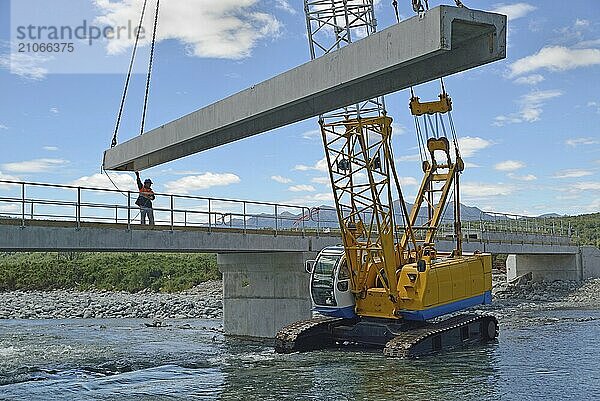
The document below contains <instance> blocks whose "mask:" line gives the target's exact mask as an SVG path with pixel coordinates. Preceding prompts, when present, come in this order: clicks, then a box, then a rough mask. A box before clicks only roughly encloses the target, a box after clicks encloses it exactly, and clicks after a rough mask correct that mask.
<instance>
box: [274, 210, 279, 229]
mask: <svg viewBox="0 0 600 401" xmlns="http://www.w3.org/2000/svg"><path fill="white" fill-rule="evenodd" d="M277 216H278V212H277V205H275V236H277V229H278V228H279V227H278V224H277Z"/></svg>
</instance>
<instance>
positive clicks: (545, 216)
mask: <svg viewBox="0 0 600 401" xmlns="http://www.w3.org/2000/svg"><path fill="white" fill-rule="evenodd" d="M556 217H566V215H564V216H563V215H560V214H557V213H546V214H542V215H540V216H538V218H541V219H551V218H556Z"/></svg>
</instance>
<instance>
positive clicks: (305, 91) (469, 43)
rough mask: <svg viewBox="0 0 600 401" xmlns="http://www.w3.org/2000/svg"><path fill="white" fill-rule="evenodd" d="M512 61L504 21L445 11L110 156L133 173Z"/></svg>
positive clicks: (110, 163) (113, 165)
mask: <svg viewBox="0 0 600 401" xmlns="http://www.w3.org/2000/svg"><path fill="white" fill-rule="evenodd" d="M504 57H506V16H504V15H500V14H495V13H489V12H484V11H477V10H470V9H467V8H457V7H449V6H440V7H436V8H434V9H431V10H429V11H427V13H425V14H424V15H423V16H415V17H412V18H410V19H407V20H404V21H401V22H400V23H398V24H395V25H392V26H391V27H389V28H387V29H385V30H382V31H380V32H377V33H374V34H372V35H369V36H367V37H365V38H364V39H361V40H359V41H357V42H354V43H351V44H349V45H347V46H344V47H342V48H340V49H339V50H336V51H334V52H331V53H329V54H326V55H324V56H322V57H319V58H317V59H315V60H312V61H310V62H308V63H306V64H303V65H301V66H299V67H296V68H294V69H292V70H290V71H287V72H284V73H282V74H280V75H278V76H276V77H273V78H271V79H269V80H267V81H264V82H262V83H259V84H257V85H255V86H252V87H251V88H248V89H246V90H243V91H241V92H239V93H237V94H235V95H232V96H230V97H227V98H225V99H223V100H221V101H218V102H216V103H214V104H211V105H209V106H206V107H204V108H202V109H200V110H198V111H195V112H193V113H190V114H188V115H186V116H184V117H181V118H179V119H177V120H175V121H172V122H170V123H167V124H165V125H163V126H160V127H158V128H156V129H153V130H151V131H149V132H147V133H145V134H144V135H141V136H137V137H135V138H133V139H130V140H128V141H127V142H124V143H122V144H120V145H117V146H116V147H114V148H112V149H109V150H107V151H106V152H105V154H104V168H105V169H107V170H122V171H133V170H143V169H145V168H149V167H152V166H157V165H159V164H162V163H166V162H169V161H172V160H176V159H178V158H181V157H184V156H188V155H191V154H194V153H198V152H201V151H204V150H207V149H211V148H214V147H217V146H221V145H224V144H227V143H230V142H233V141H237V140H240V139H242V138H247V137H250V136H253V135H256V134H260V133H263V132H266V131H269V130H272V129H274V128H278V127H282V126H285V125H288V124H291V123H294V122H297V121H301V120H304V119H307V118H310V117H314V116H317V115H320V114H324V113H327V112H330V111H332V110H336V109H338V108H341V107H344V106H348V105H351V104H355V103H357V102H360V101H364V100H367V99H372V98H374V97H377V96H381V95H385V94H389V93H392V92H396V91H398V90H401V89H405V88H408V87H410V86H413V85H418V84H420V83H424V82H428V81H431V80H434V79H437V78H440V77H444V76H447V75H451V74H454V73H457V72H461V71H465V70H468V69H470V68H474V67H477V66H481V65H484V64H487V63H490V62H492V61H495V60H499V59H502V58H504Z"/></svg>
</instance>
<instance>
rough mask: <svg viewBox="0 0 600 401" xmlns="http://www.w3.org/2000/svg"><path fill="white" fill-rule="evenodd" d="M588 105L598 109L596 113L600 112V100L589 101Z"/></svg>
mask: <svg viewBox="0 0 600 401" xmlns="http://www.w3.org/2000/svg"><path fill="white" fill-rule="evenodd" d="M587 107H592V108H594V109H596V113H598V114H600V103H598V102H587Z"/></svg>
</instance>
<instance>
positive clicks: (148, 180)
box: [144, 178, 152, 184]
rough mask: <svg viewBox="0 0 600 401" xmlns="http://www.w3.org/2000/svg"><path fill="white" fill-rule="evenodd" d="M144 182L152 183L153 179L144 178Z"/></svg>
mask: <svg viewBox="0 0 600 401" xmlns="http://www.w3.org/2000/svg"><path fill="white" fill-rule="evenodd" d="M144 184H152V180H151V179H150V178H146V179H145V180H144Z"/></svg>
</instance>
